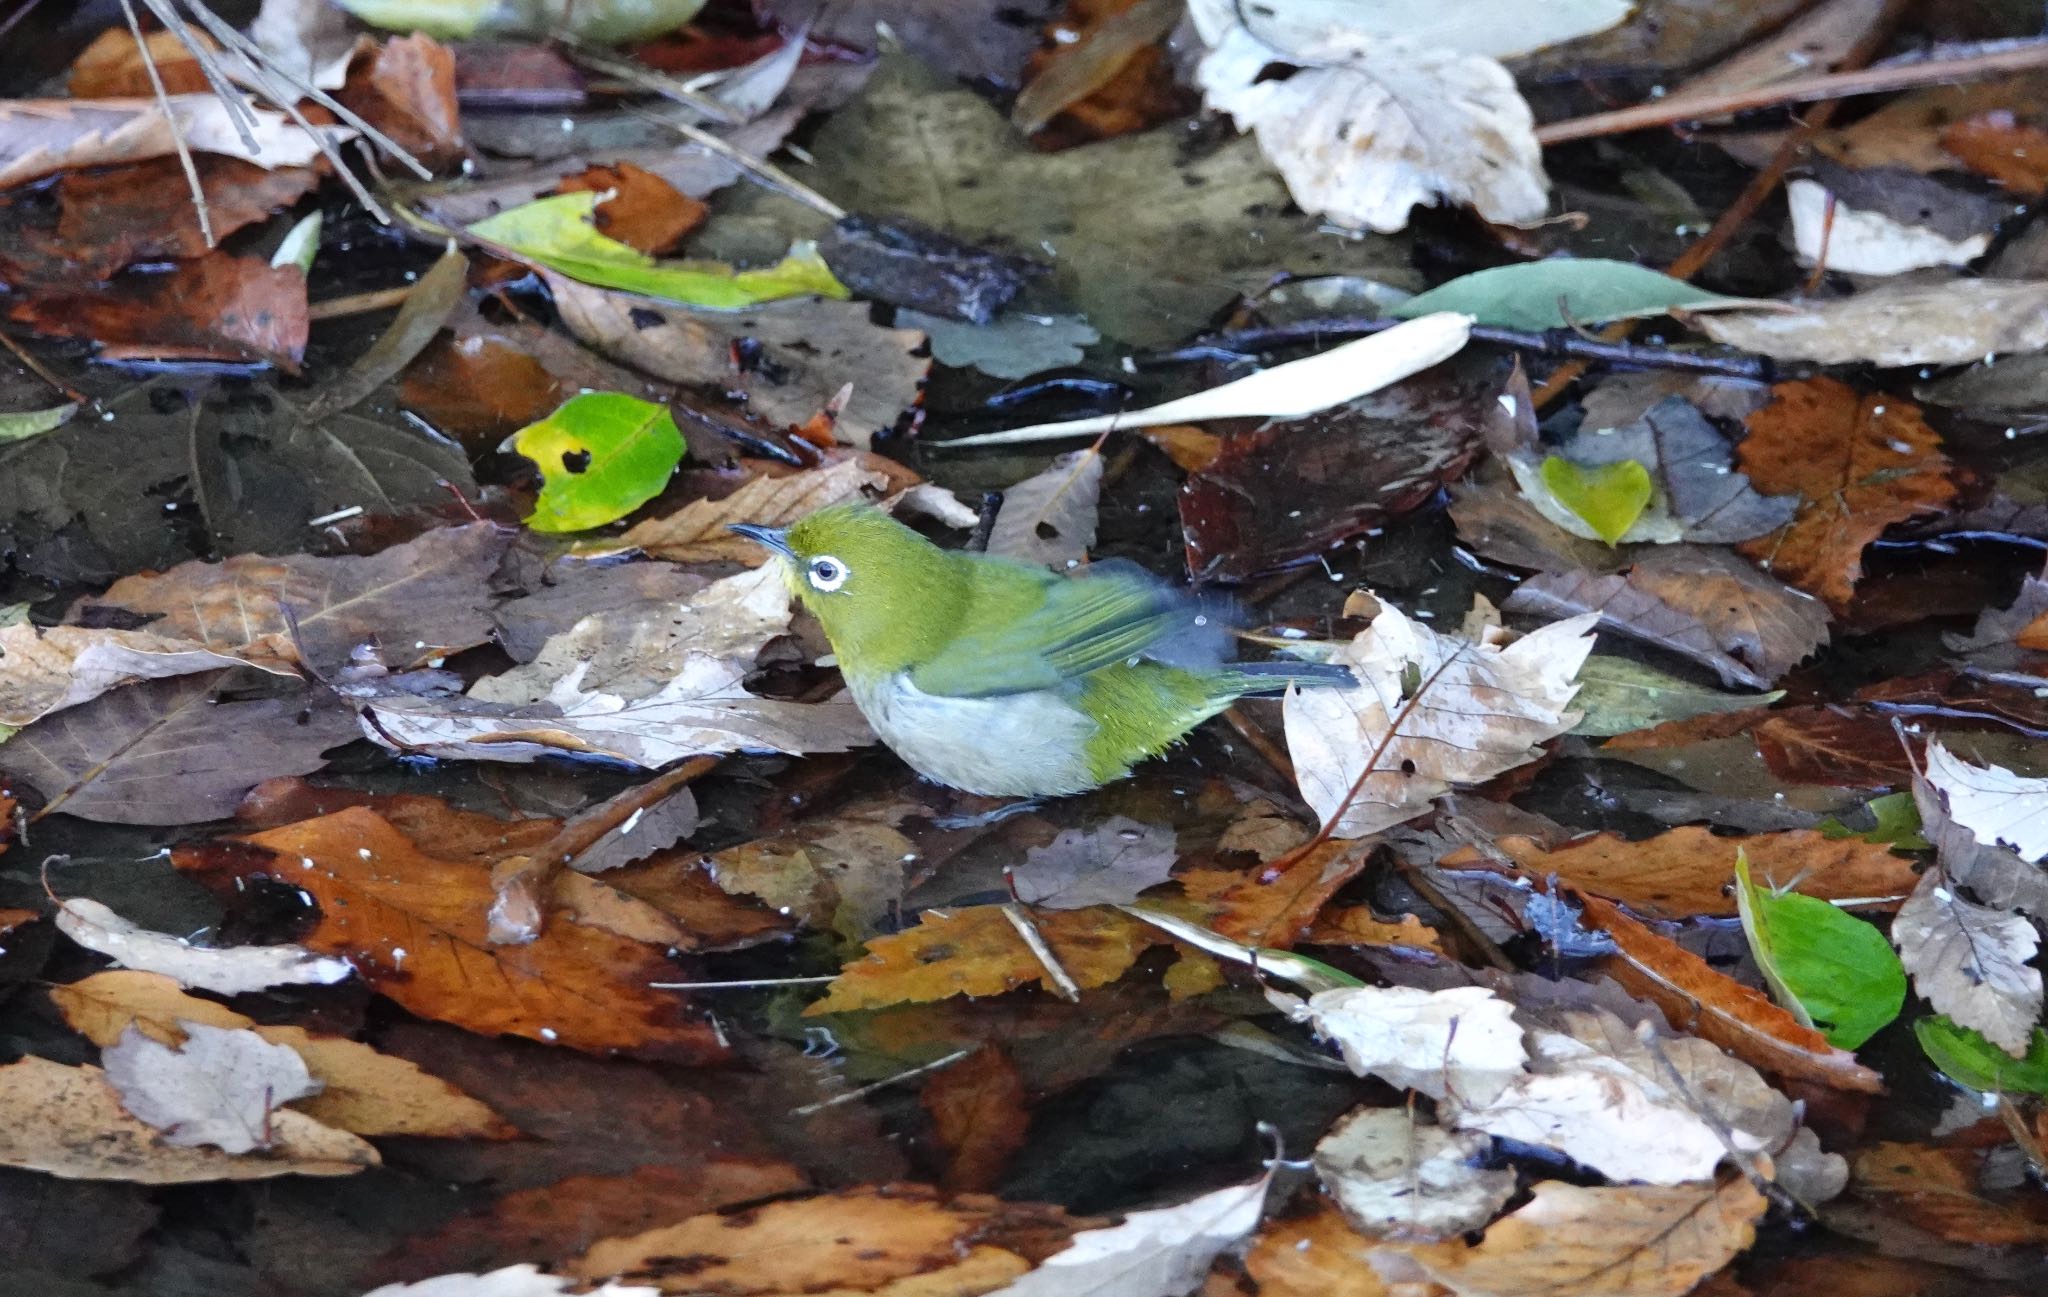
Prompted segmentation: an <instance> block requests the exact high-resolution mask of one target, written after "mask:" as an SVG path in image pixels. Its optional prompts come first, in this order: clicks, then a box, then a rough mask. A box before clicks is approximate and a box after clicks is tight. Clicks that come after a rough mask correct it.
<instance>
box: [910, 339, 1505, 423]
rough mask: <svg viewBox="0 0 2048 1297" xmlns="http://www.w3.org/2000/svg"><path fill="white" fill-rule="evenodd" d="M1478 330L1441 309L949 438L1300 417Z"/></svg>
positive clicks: (1415, 365) (1380, 382)
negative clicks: (1192, 386) (1260, 360)
mask: <svg viewBox="0 0 2048 1297" xmlns="http://www.w3.org/2000/svg"><path fill="white" fill-rule="evenodd" d="M1471 336H1472V317H1471V316H1469V315H1457V314H1454V313H1452V312H1449V311H1440V312H1438V313H1437V314H1435V315H1425V316H1422V317H1420V318H1419V319H1414V320H1409V321H1407V322H1406V323H1403V324H1397V325H1395V326H1394V327H1393V328H1391V329H1387V330H1384V331H1383V332H1380V333H1375V334H1372V335H1370V336H1368V337H1364V338H1359V339H1358V340H1357V341H1355V342H1347V343H1345V344H1344V345H1343V346H1341V347H1332V348H1331V349H1330V350H1328V351H1322V352H1317V353H1316V354H1315V355H1313V356H1304V357H1303V358H1302V359H1300V360H1290V361H1288V362H1287V363H1286V364H1284V365H1274V366H1273V367H1272V368H1270V369H1262V370H1260V371H1259V372H1258V373H1256V374H1247V375H1246V376H1245V377H1243V378H1240V379H1235V380H1233V381H1231V382H1228V383H1225V384H1223V385H1222V386H1221V387H1212V388H1210V389H1209V390H1208V391H1206V392H1196V393H1195V394H1194V395H1192V396H1183V397H1180V398H1178V399H1176V400H1172V401H1167V402H1165V403H1164V404H1161V405H1152V406H1147V407H1145V408H1144V409H1142V410H1124V411H1121V412H1119V413H1116V414H1099V415H1095V416H1093V417H1091V418H1086V419H1068V420H1065V421H1064V422H1060V423H1035V424H1032V425H1031V426H1030V427H1028V428H1012V429H1011V430H1009V431H1008V432H990V433H984V434H982V435H981V436H978V437H962V438H960V439H958V440H957V441H949V442H947V443H946V444H947V445H948V446H1002V445H1010V444H1014V443H1017V442H1026V441H1052V440H1056V439H1058V438H1061V437H1078V436H1083V435H1090V436H1092V435H1094V434H1096V433H1101V432H1110V431H1113V430H1115V429H1118V428H1151V427H1156V426H1158V425H1160V424H1166V423H1200V422H1202V421H1203V420H1206V419H1261V418H1263V419H1299V418H1303V417H1305V416H1307V415H1311V414H1314V413H1316V412H1317V411H1318V410H1327V409H1329V408H1331V407H1332V406H1337V405H1342V404H1344V403H1345V402H1346V401H1353V400H1356V399H1358V398H1359V397H1361V396H1365V395H1368V394H1369V393H1372V392H1377V391H1379V390H1380V389H1381V388H1383V387H1388V386H1390V385H1392V384H1394V383H1398V382H1400V381H1401V380H1402V379H1404V378H1407V377H1408V376H1409V375H1410V374H1417V373H1420V372H1421V371H1423V370H1425V369H1428V368H1429V367H1430V366H1431V365H1434V364H1437V363H1438V362H1440V361H1444V360H1448V359H1450V358H1451V357H1452V356H1454V355H1456V354H1457V353H1458V352H1459V351H1460V350H1461V349H1462V348H1463V347H1464V345H1465V343H1466V340H1467V339H1469V338H1470V337H1471Z"/></svg>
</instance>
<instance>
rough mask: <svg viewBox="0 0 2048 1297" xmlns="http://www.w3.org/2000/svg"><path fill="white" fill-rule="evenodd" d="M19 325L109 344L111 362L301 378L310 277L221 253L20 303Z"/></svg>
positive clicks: (12, 310) (13, 307)
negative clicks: (229, 368)
mask: <svg viewBox="0 0 2048 1297" xmlns="http://www.w3.org/2000/svg"><path fill="white" fill-rule="evenodd" d="M8 316H9V318H10V319H12V320H14V321H15V322H16V323H18V324H24V325H27V326H28V327H29V328H31V329H34V330H35V331H37V332H38V333H44V334H48V335H50V336H53V337H64V338H82V339H86V340H89V341H92V342H95V343H97V344H99V354H100V355H101V356H103V357H105V358H106V359H108V360H222V361H231V362H235V363H238V364H266V365H275V366H277V367H278V368H279V369H282V370H284V371H285V372H286V373H292V374H295V373H297V372H298V370H299V362H300V360H301V359H303V358H304V356H305V352H306V337H307V334H308V332H309V331H310V330H311V327H312V326H311V323H310V322H309V320H308V319H307V316H306V277H305V276H304V275H303V274H301V273H299V269H298V267H296V266H285V267H278V266H273V265H271V264H270V263H269V262H268V261H266V260H264V259H263V258H261V257H237V256H232V255H230V254H228V253H225V252H216V253H213V254H212V255H210V256H204V257H201V258H199V259H198V260H196V261H182V262H178V263H176V264H175V265H174V266H173V267H172V268H171V269H169V270H167V271H161V272H156V273H145V272H141V271H138V272H135V273H132V274H128V275H123V276H120V277H118V278H116V279H111V280H109V281H107V282H106V283H104V284H85V285H67V286H66V287H65V288H64V289H51V290H48V291H45V292H42V293H39V294H37V295H36V296H34V297H31V298H28V299H26V300H15V301H13V302H12V303H10V305H9V308H8Z"/></svg>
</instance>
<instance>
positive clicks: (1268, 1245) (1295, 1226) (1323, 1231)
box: [1244, 1195, 1391, 1297]
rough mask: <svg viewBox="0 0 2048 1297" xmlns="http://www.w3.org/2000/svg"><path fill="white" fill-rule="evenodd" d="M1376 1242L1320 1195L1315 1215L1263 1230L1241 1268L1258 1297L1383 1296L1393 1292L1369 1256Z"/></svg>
mask: <svg viewBox="0 0 2048 1297" xmlns="http://www.w3.org/2000/svg"><path fill="white" fill-rule="evenodd" d="M1380 1246H1382V1244H1381V1242H1380V1240H1378V1239H1369V1238H1367V1237H1366V1236H1365V1235H1363V1234H1361V1233H1359V1232H1358V1231H1357V1230H1355V1229H1353V1228H1351V1225H1350V1223H1349V1222H1348V1221H1346V1220H1345V1219H1344V1216H1343V1214H1342V1213H1340V1212H1339V1211H1338V1210H1337V1208H1336V1206H1335V1205H1334V1204H1332V1203H1331V1202H1330V1200H1329V1199H1328V1198H1326V1197H1323V1196H1321V1195H1318V1196H1317V1198H1316V1210H1315V1214H1314V1215H1312V1216H1303V1217H1299V1218H1296V1219H1293V1220H1281V1221H1273V1222H1270V1223H1268V1224H1267V1225H1266V1226H1265V1228H1263V1229H1261V1230H1260V1231H1259V1234H1258V1237H1257V1238H1255V1239H1254V1240H1253V1241H1252V1246H1251V1251H1250V1252H1248V1253H1247V1254H1246V1255H1245V1259H1244V1268H1245V1270H1246V1271H1247V1272H1248V1273H1249V1274H1250V1275H1251V1277H1252V1278H1253V1279H1255V1280H1257V1281H1258V1285H1259V1297H1333V1294H1337V1293H1342V1294H1343V1295H1344V1297H1383V1295H1384V1294H1386V1293H1388V1292H1390V1291H1391V1290H1390V1289H1389V1288H1388V1286H1387V1283H1386V1281H1385V1280H1384V1279H1382V1278H1380V1272H1379V1271H1378V1270H1375V1269H1374V1268H1373V1265H1372V1262H1371V1260H1370V1259H1369V1258H1370V1256H1371V1254H1372V1251H1373V1249H1375V1248H1377V1247H1380Z"/></svg>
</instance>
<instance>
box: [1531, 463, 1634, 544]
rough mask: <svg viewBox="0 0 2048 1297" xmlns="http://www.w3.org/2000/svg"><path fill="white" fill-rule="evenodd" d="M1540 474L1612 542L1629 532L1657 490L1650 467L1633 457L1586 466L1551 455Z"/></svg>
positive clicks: (1562, 500) (1547, 486) (1558, 497)
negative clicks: (1645, 466) (1639, 462)
mask: <svg viewBox="0 0 2048 1297" xmlns="http://www.w3.org/2000/svg"><path fill="white" fill-rule="evenodd" d="M1540 475H1541V477H1542V479H1543V485H1544V488H1545V489H1547V490H1548V491H1549V492H1550V494H1551V495H1552V496H1553V497H1554V498H1555V499H1556V500H1557V502H1558V503H1559V504H1561V505H1563V506H1564V507H1565V508H1567V509H1569V510H1571V511H1572V512H1573V513H1574V514H1576V515H1578V517H1580V518H1581V519H1583V520H1584V521H1585V524H1586V525H1587V526H1588V527H1591V528H1592V529H1593V531H1594V534H1596V535H1597V536H1599V537H1600V539H1602V540H1604V541H1606V542H1607V543H1608V544H1610V545H1612V544H1614V543H1616V542H1617V541H1619V540H1620V539H1621V538H1622V537H1623V536H1626V535H1628V529H1629V528H1631V527H1633V526H1635V525H1636V519H1638V518H1640V517H1642V516H1643V510H1645V509H1647V508H1649V507H1650V497H1651V496H1652V495H1654V494H1655V493H1656V487H1655V486H1654V485H1653V484H1652V483H1651V481H1650V470H1649V469H1647V468H1644V467H1643V466H1642V465H1641V464H1638V463H1636V462H1635V461H1634V460H1632V459H1624V460H1621V461H1619V462H1617V463H1613V464H1599V465H1595V466H1594V467H1591V468H1586V467H1582V466H1581V465H1578V464H1574V463H1572V462H1571V461H1570V460H1568V459H1565V458H1564V457H1563V456H1561V455H1552V456H1550V457H1549V458H1548V459H1545V460H1544V461H1543V468H1542V470H1541V474H1540Z"/></svg>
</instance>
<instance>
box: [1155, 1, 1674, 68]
mask: <svg viewBox="0 0 2048 1297" xmlns="http://www.w3.org/2000/svg"><path fill="white" fill-rule="evenodd" d="M1632 8H1634V5H1632V4H1631V3H1630V0H1544V3H1542V4H1540V5H1531V4H1527V3H1524V2H1523V0H1462V2H1461V3H1458V4H1445V3H1444V2H1443V0H1368V2H1367V3H1363V4H1361V3H1360V2H1359V0H1288V2H1287V3H1286V4H1282V5H1260V6H1258V7H1257V8H1256V9H1253V10H1249V12H1250V13H1251V14H1255V15H1256V17H1254V18H1253V19H1252V28H1253V31H1254V32H1255V33H1256V34H1257V36H1258V37H1259V39H1260V40H1262V41H1265V42H1266V43H1267V44H1268V45H1275V46H1278V47H1280V48H1281V49H1296V48H1301V47H1309V46H1313V45H1314V43H1315V42H1317V41H1320V40H1322V39H1324V38H1325V37H1327V36H1328V34H1329V33H1331V32H1333V31H1351V32H1357V33H1359V34H1360V35H1365V36H1405V37H1407V38H1408V39H1409V40H1412V41H1414V42H1416V43H1417V44H1419V45H1434V46H1436V47H1438V48H1439V49H1447V50H1456V51H1458V52H1459V53H1461V54H1484V55H1486V56H1487V57H1488V58H1496V59H1508V58H1513V57H1515V56H1516V55H1518V54H1529V53H1533V52H1535V51H1536V50H1540V49H1542V48H1544V47H1545V46H1548V45H1559V44H1562V43H1564V42H1565V41H1569V40H1577V39H1578V38H1579V37H1581V36H1591V35H1593V34H1594V33H1595V32H1603V31H1606V30H1607V29H1608V28H1609V27H1612V26H1614V25H1615V24H1616V23H1618V22H1620V21H1621V20H1622V19H1624V18H1626V17H1628V15H1629V11H1630V10H1631V9H1632ZM1247 12H1248V11H1247V9H1246V8H1245V7H1242V6H1239V5H1236V4H1233V3H1232V2H1231V0H1190V3H1189V4H1188V14H1189V16H1190V17H1192V18H1193V19H1194V21H1195V28H1196V30H1197V31H1198V32H1200V33H1201V36H1202V39H1203V41H1204V42H1206V43H1208V44H1210V45H1214V44H1215V43H1216V42H1217V41H1218V40H1219V39H1220V38H1221V36H1222V33H1223V32H1225V31H1227V30H1229V29H1230V28H1231V27H1233V26H1235V25H1236V24H1237V23H1238V22H1239V15H1240V14H1245V13H1247Z"/></svg>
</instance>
